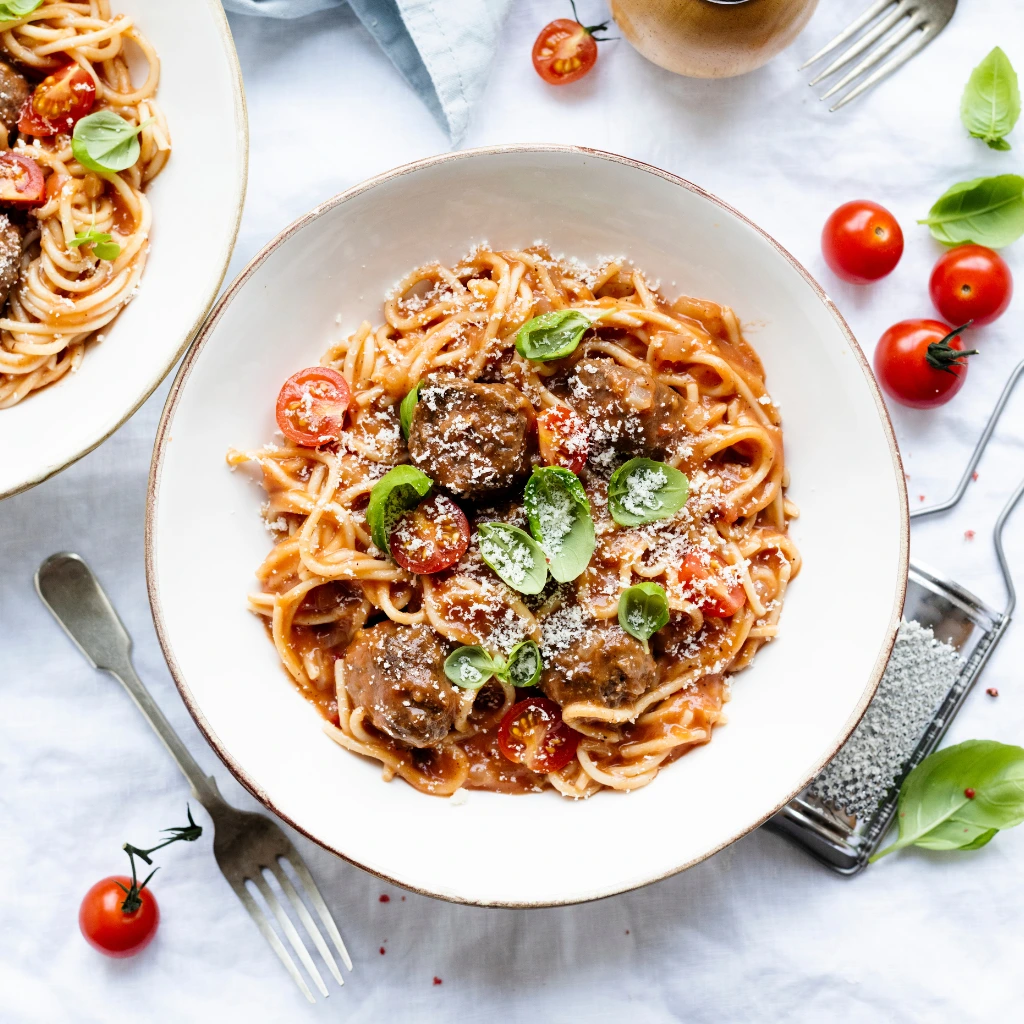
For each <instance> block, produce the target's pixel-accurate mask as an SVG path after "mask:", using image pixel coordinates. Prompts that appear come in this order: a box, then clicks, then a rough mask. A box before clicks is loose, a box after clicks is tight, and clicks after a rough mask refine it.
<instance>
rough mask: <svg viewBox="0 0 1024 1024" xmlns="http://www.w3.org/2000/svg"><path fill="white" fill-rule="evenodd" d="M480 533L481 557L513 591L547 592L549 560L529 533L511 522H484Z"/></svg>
mask: <svg viewBox="0 0 1024 1024" xmlns="http://www.w3.org/2000/svg"><path fill="white" fill-rule="evenodd" d="M477 532H478V533H479V534H480V555H481V557H482V558H483V560H484V561H485V562H486V563H487V564H488V565H489V566H490V567H491V568H492V569H493V570H494V571H495V572H496V573H497V574H498V575H499V576H500V577H501V579H502V580H503V581H504V582H505V583H507V584H508V585H509V586H510V587H511V588H512V589H513V590H518V591H519V593H520V594H539V593H540V592H541V591H542V590H543V589H544V584H545V583H547V579H548V565H547V559H546V558H545V557H544V551H543V549H542V548H541V546H540V545H539V544H538V543H537V542H536V541H535V540H534V539H533V538H532V537H531V536H530V535H529V534H528V533H525V532H524V531H522V530H520V529H519V527H518V526H510V525H509V524H508V523H481V524H480V525H479V526H478V527H477Z"/></svg>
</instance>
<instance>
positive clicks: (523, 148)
mask: <svg viewBox="0 0 1024 1024" xmlns="http://www.w3.org/2000/svg"><path fill="white" fill-rule="evenodd" d="M509 153H558V154H575V155H577V156H581V157H584V158H591V159H594V158H596V159H599V160H606V161H610V162H613V163H619V164H624V165H626V166H629V167H632V168H635V169H636V170H639V171H643V172H645V173H647V174H654V175H657V176H658V177H660V178H663V179H664V180H666V181H668V182H670V183H672V184H674V185H678V186H681V187H682V188H685V189H687V190H688V191H690V192H693V193H695V194H697V195H699V196H701V197H702V198H704V199H706V200H708V201H710V202H711V203H713V204H714V205H716V206H717V207H719V208H720V209H722V210H724V211H726V212H727V213H729V214H731V215H732V216H734V217H736V218H737V219H739V220H740V221H742V222H743V223H744V224H746V225H747V226H748V227H750V228H753V230H754V231H756V232H757V233H758V234H759V235H761V237H762V238H764V239H765V240H766V241H767V242H768V243H769V244H770V245H771V246H772V247H773V248H774V249H775V250H776V252H778V253H779V254H780V255H781V256H783V257H784V258H785V259H786V260H787V262H788V263H789V264H790V265H791V266H792V267H793V269H794V270H796V271H797V273H799V274H800V275H801V276H802V277H803V279H804V280H805V281H806V282H807V284H809V285H810V286H811V288H812V290H813V291H814V293H815V295H816V296H817V298H818V300H819V301H820V302H821V303H822V305H824V306H825V308H826V309H827V310H828V312H829V313H830V314H831V315H832V317H833V319H834V320H835V321H836V323H837V325H838V326H839V328H840V330H841V331H842V332H843V334H844V335H845V337H846V341H847V343H848V344H849V346H850V350H851V352H852V353H853V354H854V356H855V357H856V359H857V361H858V363H859V365H860V368H861V370H862V372H863V373H864V377H865V382H866V383H867V385H868V387H869V389H870V391H871V394H872V397H873V398H874V400H875V406H876V408H877V411H878V414H879V419H880V420H881V424H882V428H883V431H884V433H885V437H886V441H887V442H888V445H889V453H890V456H891V458H892V468H893V472H894V473H895V475H896V481H897V493H898V496H899V503H900V555H899V567H898V579H897V586H896V591H895V595H894V600H893V607H892V613H891V615H890V619H889V625H888V627H887V632H886V636H885V639H884V640H883V642H882V646H881V648H880V649H879V652H878V656H877V658H876V659H875V664H874V667H873V669H872V671H871V675H870V678H869V679H868V681H867V684H866V685H865V688H864V691H863V693H862V694H861V697H860V700H859V701H858V703H857V705H856V707H855V708H854V709H853V711H852V712H851V714H850V717H849V718H848V719H847V722H846V725H845V726H844V727H843V730H842V731H841V733H840V735H839V737H838V738H837V739H836V740H835V742H834V743H833V744H832V746H831V747H830V749H829V750H828V752H827V753H826V754H825V755H824V756H823V757H822V758H821V759H820V760H819V761H818V762H817V763H816V764H815V765H814V767H813V768H812V769H811V770H810V772H809V773H808V774H807V775H806V777H805V778H803V779H802V780H801V782H800V784H799V785H798V786H796V787H795V788H794V789H793V790H792V792H790V793H789V794H788V795H787V796H786V798H785V799H784V800H782V801H781V802H780V803H778V804H777V805H776V806H775V807H773V808H772V809H771V810H770V811H768V812H767V813H765V814H763V815H762V816H761V817H759V818H758V819H757V820H756V821H753V822H751V823H750V824H749V825H747V826H746V827H744V828H742V829H741V830H739V831H738V832H736V833H735V834H734V835H732V836H731V837H730V838H728V839H726V840H724V841H723V842H721V843H719V844H718V845H716V846H715V847H714V848H713V849H710V850H707V851H706V852H704V853H702V854H701V855H700V856H698V857H691V858H690V859H688V860H686V861H685V862H684V863H682V864H679V865H677V866H676V867H673V868H671V869H670V870H668V871H663V872H660V873H659V874H657V875H655V876H653V877H651V878H647V879H645V880H644V881H642V882H636V883H630V884H627V885H622V886H617V887H613V888H611V889H608V890H602V891H600V892H597V893H595V894H593V895H586V896H575V897H571V898H568V899H563V900H544V901H530V900H513V901H504V902H491V901H486V900H481V899H467V898H462V897H459V896H454V895H451V894H449V893H438V892H433V891H431V890H429V889H424V888H421V887H419V886H414V885H410V884H409V883H407V882H402V881H399V880H398V879H396V878H393V877H391V876H390V875H387V874H385V873H384V872H382V871H378V870H377V869H375V868H372V867H370V866H368V865H366V864H363V863H362V862H361V861H359V860H357V859H356V858H354V857H352V856H350V855H348V854H346V853H345V852H343V851H342V850H340V849H337V848H336V847H334V846H332V845H330V844H329V843H327V842H325V841H324V840H322V839H320V838H319V837H318V836H315V835H313V834H312V833H310V832H308V831H307V830H306V829H305V828H303V827H302V826H301V825H300V824H298V823H297V822H296V821H295V820H293V819H292V818H291V817H290V816H289V815H288V814H287V813H285V812H284V811H282V810H281V808H279V807H278V806H277V805H276V804H275V803H274V801H273V800H271V799H270V798H269V797H268V796H267V794H266V793H265V792H263V791H262V790H261V789H260V787H259V786H258V785H257V784H256V781H255V780H254V779H253V778H251V777H250V776H249V775H248V773H247V772H246V771H245V770H244V769H243V768H242V767H241V765H240V764H239V763H238V762H237V761H236V760H235V759H234V757H233V756H232V755H231V753H230V752H229V751H228V750H227V749H226V748H225V746H224V745H223V744H222V743H221V741H220V739H219V738H218V736H217V734H216V733H215V732H214V730H213V729H212V728H211V726H210V723H209V722H208V721H207V720H206V718H205V716H204V715H203V713H202V711H201V710H200V708H199V706H198V703H197V701H196V699H195V698H194V697H193V695H192V692H191V690H190V689H189V687H188V683H187V682H186V681H185V677H184V673H183V672H182V670H181V668H180V666H179V665H178V663H177V661H176V659H175V656H174V650H173V648H172V646H171V641H170V637H169V636H168V633H167V628H166V625H165V623H164V619H163V611H162V608H161V604H160V592H159V591H160V588H159V581H158V577H157V569H156V557H155V547H156V530H155V521H156V506H157V501H158V498H159V492H160V477H161V473H162V469H163V459H164V455H165V454H166V448H167V441H168V433H169V427H170V424H171V420H172V419H173V416H174V413H175V411H176V409H177V406H178V401H179V398H180V396H181V392H182V390H183V388H184V385H185V384H186V382H187V381H188V378H189V376H190V375H191V372H192V369H193V367H194V365H195V363H196V360H197V358H198V356H199V354H200V352H201V351H202V350H203V347H204V346H205V344H206V342H207V341H208V340H209V338H210V337H211V336H212V334H213V333H214V330H215V329H216V327H217V325H218V323H219V322H220V319H221V316H222V315H223V313H224V311H225V310H226V309H227V307H228V306H229V305H230V304H231V302H232V301H233V300H234V297H235V295H236V294H237V293H238V292H239V291H240V290H241V288H242V287H243V286H244V285H245V283H246V282H247V281H248V280H249V278H250V277H251V276H252V275H253V274H254V273H255V271H256V270H257V269H259V267H260V266H262V264H263V263H264V262H266V260H267V259H268V258H269V257H270V256H271V255H272V254H273V253H274V252H275V251H276V250H277V249H278V247H279V246H281V245H282V244H283V243H284V242H285V241H287V240H288V239H289V238H291V236H292V235H294V234H295V233H296V232H298V231H301V230H302V229H303V228H304V227H306V225H308V224H310V223H311V222H312V221H314V220H317V219H318V218H320V217H321V216H323V215H324V214H325V213H327V212H328V211H330V210H333V209H334V208H335V207H337V206H340V205H342V204H343V203H346V202H348V201H349V200H350V199H353V198H354V197H356V196H358V195H361V194H362V193H364V192H367V191H369V190H370V189H372V188H375V187H376V186H377V185H380V184H383V183H384V182H388V181H392V180H394V179H396V178H400V177H404V176H405V175H408V174H413V173H415V172H417V171H419V170H421V169H423V168H426V167H435V166H438V165H440V164H444V163H449V162H451V161H456V160H468V159H473V158H475V157H479V156H500V155H504V154H509ZM145 555H146V589H147V592H148V594H149V604H150V609H151V611H152V614H153V623H154V626H155V627H156V633H157V638H158V640H159V641H160V647H161V650H162V651H163V654H164V658H165V659H166V661H167V667H168V668H169V670H170V672H171V676H172V677H173V679H174V683H175V685H176V686H177V688H178V692H179V694H180V695H181V699H182V701H183V702H184V704H185V707H186V708H187V709H188V711H189V714H190V715H191V716H192V718H193V720H194V721H195V723H196V725H197V726H198V728H199V731H200V732H201V733H202V734H203V736H204V737H205V738H206V741H207V742H208V743H209V744H210V746H211V747H212V748H213V750H214V752H215V753H216V754H217V756H218V757H219V758H220V759H221V761H223V762H224V765H225V767H226V768H227V769H228V771H229V772H231V774H232V775H233V776H234V777H235V779H236V780H237V781H238V782H239V783H240V784H241V785H242V786H244V787H245V789H247V790H248V791H249V792H250V793H251V794H252V795H253V796H254V797H255V798H256V799H257V800H259V801H260V803H262V804H263V805H264V806H265V807H266V808H267V809H268V810H269V811H271V812H273V813H274V814H275V815H276V816H277V817H278V818H280V819H281V820H282V821H284V822H286V823H287V824H288V825H290V826H291V827H292V828H294V829H295V830H296V831H297V832H299V833H301V834H302V835H303V836H305V837H306V838H307V839H309V840H311V841H312V842H314V843H316V844H317V845H318V846H321V847H323V848H324V849H325V850H328V851H329V852H331V853H333V854H335V856H338V857H340V858H341V859H342V860H345V861H348V863H350V864H354V865H355V866H356V867H359V868H362V869H363V870H364V871H367V872H369V873H370V874H371V875H375V876H376V877H377V878H380V879H381V880H383V881H386V882H388V883H390V884H393V885H397V886H399V887H401V888H403V889H407V890H409V891H411V892H417V893H419V894H421V895H423V896H431V897H433V898H435V899H441V900H445V901H446V902H449V903H458V904H465V905H469V906H479V907H504V908H515V909H528V908H539V907H556V906H570V905H573V904H579V903H589V902H592V901H593V900H598V899H605V898H607V897H609V896H616V895H619V894H620V893H624V892H631V891H633V890H636V889H641V888H644V887H645V886H648V885H651V884H652V883H654V882H659V881H662V880H663V879H666V878H670V877H672V876H673V875H677V874H679V873H680V872H682V871H685V870H687V869H688V868H691V867H693V866H694V865H696V864H699V863H701V862H702V861H705V860H707V859H708V858H709V857H712V856H713V855H714V854H716V853H718V852H720V851H721V850H723V849H725V848H726V847H727V846H731V845H732V844H733V843H734V842H736V841H737V840H738V839H742V838H743V837H744V836H745V835H747V834H749V833H750V832H753V831H754V829H756V828H759V827H760V826H761V825H763V824H764V823H765V822H766V821H768V819H769V818H771V817H773V816H774V815H775V814H777V813H778V812H779V811H780V810H782V808H783V807H785V805H786V804H788V803H789V801H790V800H792V799H793V798H794V797H795V796H796V795H797V794H798V793H799V792H800V791H801V790H803V788H804V787H805V786H806V785H807V784H808V783H809V782H810V781H811V780H812V779H813V778H814V777H815V776H816V775H817V774H818V773H819V772H820V771H821V770H822V769H823V768H824V767H825V765H826V764H827V763H828V762H829V761H830V760H831V759H832V758H833V757H834V756H835V754H836V753H837V752H838V750H839V748H840V747H842V746H843V744H844V743H845V742H846V741H847V739H848V738H849V736H850V734H851V733H852V732H853V730H854V729H855V728H856V727H857V725H858V723H859V722H860V720H861V718H862V717H863V716H864V713H865V711H866V710H867V707H868V704H869V703H870V702H871V699H872V698H873V697H874V695H875V691H876V690H877V689H878V684H879V682H880V681H881V678H882V674H883V672H884V671H885V667H886V665H887V664H888V661H889V656H890V654H891V652H892V648H893V645H894V643H895V641H896V634H897V631H898V629H899V625H900V620H901V618H902V614H903V604H904V600H905V598H906V591H907V579H908V572H909V565H910V516H909V504H908V499H907V489H906V478H905V476H904V471H903V460H902V457H901V455H900V450H899V446H898V445H897V443H896V436H895V432H894V430H893V426H892V420H891V418H890V416H889V411H888V409H887V407H886V405H885V401H884V400H883V398H882V393H881V390H880V388H879V386H878V382H877V380H876V379H875V376H874V373H873V372H872V370H871V366H870V364H869V362H868V360H867V357H866V356H865V355H864V352H863V350H862V349H861V347H860V345H859V344H858V343H857V339H856V338H855V337H854V334H853V331H852V330H851V329H850V326H849V324H847V322H846V320H845V318H844V317H843V315H842V314H841V313H840V312H839V310H838V309H837V308H836V305H835V303H833V301H832V300H831V299H830V298H829V297H828V295H827V294H826V293H825V291H824V289H823V288H822V287H821V285H819V284H818V282H817V281H816V280H815V279H814V277H813V276H812V275H811V274H810V273H809V271H808V270H807V269H806V268H805V267H804V266H803V264H802V263H800V262H799V261H798V260H797V259H796V258H795V257H794V256H793V255H792V254H791V253H790V252H789V251H788V250H786V249H785V248H784V247H783V246H782V245H780V244H779V243H778V242H777V241H776V240H775V239H774V238H773V237H772V236H771V235H769V234H768V233H767V232H766V231H764V230H763V229H762V228H760V227H758V225H757V224H755V223H754V222H753V221H752V220H750V218H749V217H746V216H744V215H743V214H742V213H740V212H739V211H738V210H736V209H735V208H733V207H732V206H730V205H729V204H728V203H726V202H724V201H723V200H721V199H719V198H718V197H717V196H715V195H713V194H712V193H710V192H708V191H706V190H705V189H703V188H701V187H700V186H699V185H695V184H693V183H692V182H690V181H687V180H686V179H685V178H681V177H679V176H678V175H676V174H672V173H671V172H670V171H666V170H663V169H662V168H660V167H657V166H655V165H653V164H648V163H645V162H644V161H641V160H635V159H633V158H632V157H627V156H623V155H621V154H618V153H611V152H608V151H605V150H600V149H592V148H590V147H586V146H571V145H561V144H557V143H511V144H506V145H498V146H481V147H478V148H475V149H463V150H457V151H454V152H448V153H441V154H438V155H436V156H430V157H424V158H422V159H419V160H414V161H411V162H410V163H406V164H402V165H400V166H398V167H394V168H392V169H390V170H387V171H383V172H381V173H380V174H376V175H374V176H372V177H370V178H367V179H366V180H365V181H362V182H360V183H358V184H356V185H353V186H352V187H351V188H349V189H346V190H345V191H343V192H339V193H338V194H337V195H335V196H332V197H331V198H329V199H327V200H325V201H324V202H322V203H320V204H318V205H317V206H315V207H313V209H312V210H310V211H308V212H307V213H305V214H303V215H302V216H301V217H298V218H297V219H296V220H294V221H292V223H291V224H289V225H288V226H287V227H285V228H283V229H282V230H281V231H280V232H279V233H278V234H277V235H276V236H275V237H274V238H272V239H271V240H270V241H269V242H268V243H267V244H266V245H264V246H263V248H262V249H260V251H259V252H258V253H257V254H256V255H255V256H254V257H253V258H252V259H251V260H250V261H249V262H248V263H247V264H246V265H245V267H244V268H243V269H242V270H241V271H240V272H239V274H238V276H237V277H236V278H235V279H234V281H232V282H231V284H230V285H229V286H228V287H227V289H226V290H225V291H224V294H223V295H222V296H221V298H220V300H219V301H218V302H217V305H216V307H215V308H214V310H213V311H212V313H211V314H210V315H209V317H208V318H207V320H206V323H205V324H204V325H203V327H202V329H201V330H200V332H199V334H198V335H197V336H196V338H195V340H194V342H193V343H192V347H191V348H190V349H189V351H188V353H187V354H186V356H185V359H184V360H183V361H182V363H181V366H180V367H179V369H178V372H177V374H176V375H175V378H174V381H173V383H172V384H171V389H170V392H169V394H168V396H167V401H166V403H165V405H164V409H163V412H162V414H161V416H160V423H159V426H158V427H157V433H156V439H155V441H154V445H153V457H152V462H151V464H150V471H149V486H148V489H147V494H146V525H145Z"/></svg>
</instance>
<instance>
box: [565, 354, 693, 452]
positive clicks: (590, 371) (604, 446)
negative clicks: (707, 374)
mask: <svg viewBox="0 0 1024 1024" xmlns="http://www.w3.org/2000/svg"><path fill="white" fill-rule="evenodd" d="M569 403H570V404H571V405H572V407H573V408H574V409H575V410H576V412H578V413H579V414H580V415H581V416H582V417H583V418H584V420H586V421H587V423H589V424H590V439H591V442H592V444H593V445H594V448H595V450H596V451H597V452H601V451H608V450H609V449H612V450H614V451H617V452H620V453H621V454H623V455H649V456H651V457H653V458H664V457H665V456H666V455H667V454H668V453H669V451H670V450H671V448H672V442H673V440H674V439H676V438H678V437H679V436H680V435H681V434H682V433H683V432H684V431H685V430H686V426H685V424H684V423H683V400H682V398H681V397H680V396H679V395H678V394H677V393H676V392H675V391H673V390H672V388H670V387H668V386H666V385H665V384H662V383H661V382H660V381H657V380H655V379H654V376H653V375H652V374H650V373H645V372H642V371H640V370H631V369H629V367H627V366H620V365H619V364H618V363H616V362H613V361H612V360H610V359H581V360H580V361H579V363H577V364H576V366H575V368H574V371H573V375H572V376H571V377H570V378H569Z"/></svg>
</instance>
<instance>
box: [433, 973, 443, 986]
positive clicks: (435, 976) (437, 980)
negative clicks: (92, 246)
mask: <svg viewBox="0 0 1024 1024" xmlns="http://www.w3.org/2000/svg"><path fill="white" fill-rule="evenodd" d="M434 984H435V985H440V984H442V982H441V979H440V978H439V977H438V976H437V975H436V974H435V975H434Z"/></svg>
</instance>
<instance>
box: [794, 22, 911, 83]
mask: <svg viewBox="0 0 1024 1024" xmlns="http://www.w3.org/2000/svg"><path fill="white" fill-rule="evenodd" d="M906 16H907V12H906V11H905V10H904V7H903V4H900V5H899V6H898V7H897V8H896V9H895V10H894V11H893V12H892V13H891V14H887V15H886V16H885V17H884V18H883V19H882V20H881V21H880V22H879V23H878V24H877V25H875V27H874V28H873V29H871V30H870V31H869V32H865V33H864V35H862V36H861V37H860V39H858V40H857V42H855V43H854V44H853V45H852V46H851V47H850V48H849V49H848V50H844V51H843V52H842V53H841V54H840V55H839V56H838V57H836V59H835V60H834V61H832V63H831V64H829V66H828V67H827V68H825V69H824V71H819V72H818V73H817V74H816V75H815V76H814V77H813V78H812V79H811V80H810V82H809V83H808V84H809V85H817V84H818V83H819V82H820V81H821V80H822V79H823V78H828V76H829V75H833V74H835V73H836V72H837V71H838V70H839V69H840V68H841V67H844V66H845V65H847V64H849V63H850V61H851V60H853V59H854V58H855V57H859V56H860V55H861V54H862V53H863V52H864V51H865V50H866V49H867V48H868V47H869V46H871V45H872V44H873V43H875V42H877V40H879V39H881V37H882V36H884V35H885V34H886V32H888V31H889V30H890V29H892V28H893V27H894V26H895V25H898V24H899V22H900V21H902V20H903V18H905V17H906Z"/></svg>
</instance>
